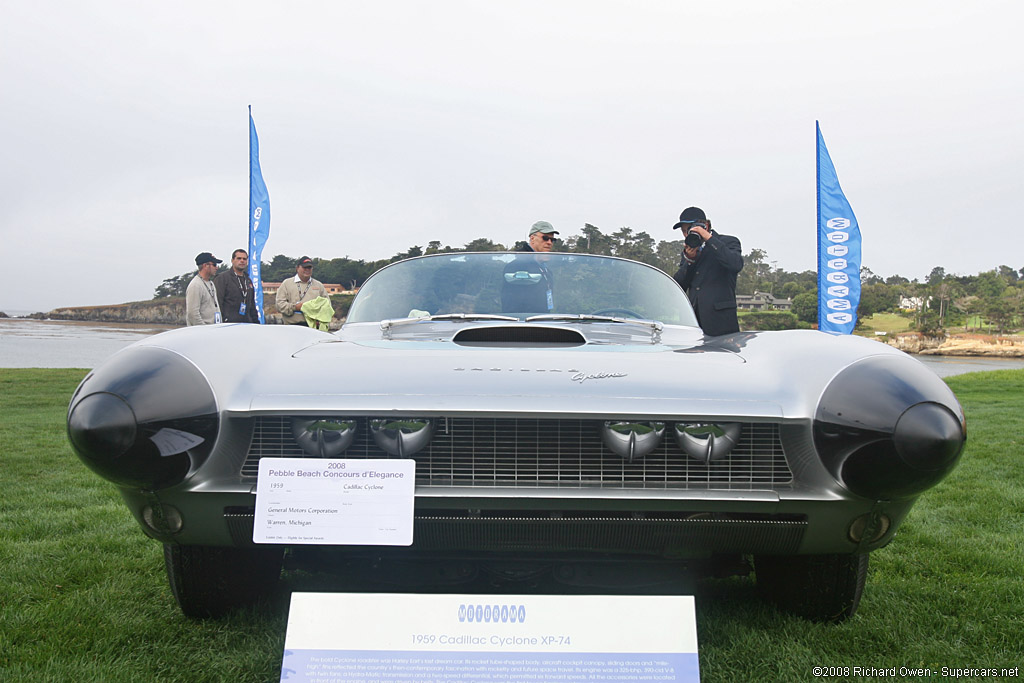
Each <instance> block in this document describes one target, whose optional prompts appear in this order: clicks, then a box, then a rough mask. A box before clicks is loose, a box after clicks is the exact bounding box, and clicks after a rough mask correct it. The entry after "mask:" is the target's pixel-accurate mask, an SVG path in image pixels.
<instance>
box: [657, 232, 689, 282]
mask: <svg viewBox="0 0 1024 683" xmlns="http://www.w3.org/2000/svg"><path fill="white" fill-rule="evenodd" d="M682 253H683V240H671V241H665V240H662V241H661V242H658V249H657V251H655V254H654V256H655V262H654V263H653V264H652V265H655V266H657V267H658V268H661V269H662V270H663V271H665V272H666V273H668V274H669V275H674V274H675V272H676V271H677V270H679V261H680V259H681V258H682Z"/></svg>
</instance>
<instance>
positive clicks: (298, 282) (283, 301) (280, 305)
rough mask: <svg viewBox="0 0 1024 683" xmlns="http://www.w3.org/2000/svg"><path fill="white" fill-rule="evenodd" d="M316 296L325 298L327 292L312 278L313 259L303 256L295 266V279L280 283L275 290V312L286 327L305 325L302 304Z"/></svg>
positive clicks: (321, 284)
mask: <svg viewBox="0 0 1024 683" xmlns="http://www.w3.org/2000/svg"><path fill="white" fill-rule="evenodd" d="M318 296H327V290H326V289H324V285H323V283H322V282H320V281H319V280H317V279H315V278H314V277H313V259H311V258H309V257H308V256H303V257H302V258H300V259H299V260H298V261H297V262H296V264H295V277H293V278H291V279H288V280H285V281H284V282H282V283H281V288H280V289H278V290H277V312H278V313H280V314H281V317H282V318H283V319H284V323H285V324H286V325H305V324H306V318H305V317H304V316H303V315H302V304H304V303H305V302H307V301H310V300H312V299H315V298H317V297H318Z"/></svg>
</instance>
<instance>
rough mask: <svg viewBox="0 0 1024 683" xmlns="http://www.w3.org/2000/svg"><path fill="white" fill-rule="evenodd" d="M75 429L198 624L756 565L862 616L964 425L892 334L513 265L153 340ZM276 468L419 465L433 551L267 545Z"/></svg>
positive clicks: (823, 616) (373, 289)
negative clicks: (260, 522)
mask: <svg viewBox="0 0 1024 683" xmlns="http://www.w3.org/2000/svg"><path fill="white" fill-rule="evenodd" d="M252 368H258V370H255V371H254V370H252ZM68 435H69V438H70V440H71V443H72V445H73V447H74V450H75V451H76V452H77V453H78V455H79V456H80V457H81V458H82V460H83V461H84V462H85V463H86V464H87V465H88V466H89V467H90V468H91V469H93V470H94V471H95V472H97V473H98V474H100V475H101V476H103V477H105V478H107V479H109V480H110V481H111V482H113V483H114V484H115V485H117V487H118V488H119V489H120V491H121V493H122V496H123V498H124V500H125V502H126V503H127V505H128V507H129V508H130V510H131V512H132V514H133V515H134V516H135V518H136V519H137V520H138V522H139V524H140V526H141V527H142V529H143V530H144V531H145V533H147V534H148V535H149V536H151V537H153V538H154V539H157V540H158V541H160V542H161V543H163V544H164V550H165V559H166V568H167V575H168V578H169V581H170V585H171V589H172V591H173V593H174V595H175V597H176V598H177V600H178V603H179V605H180V606H181V608H182V610H183V611H184V612H185V613H186V614H188V615H192V616H216V615H219V614H222V613H224V612H225V611H227V610H230V609H233V608H235V607H237V606H241V605H245V604H248V603H251V602H253V601H254V600H257V599H258V598H260V597H261V596H262V595H264V594H266V593H268V592H269V591H271V590H272V589H273V588H274V586H275V584H276V582H277V581H278V578H279V576H280V574H281V568H282V562H283V559H284V558H285V556H286V554H287V555H288V557H289V566H292V565H293V564H295V565H299V564H301V563H302V562H304V561H309V562H314V561H315V562H317V563H321V564H326V565H330V564H331V563H341V562H345V561H347V560H348V559H350V558H355V557H359V556H368V555H372V556H374V557H378V558H382V559H383V560H389V559H396V560H401V559H404V558H425V559H430V560H432V561H439V562H443V561H448V560H451V561H472V562H473V563H476V564H479V565H486V564H487V563H501V562H509V561H515V562H517V563H523V564H531V565H532V566H549V567H557V566H559V563H565V562H572V561H574V560H577V559H579V558H585V559H588V560H592V561H612V560H614V561H616V563H617V564H621V563H622V560H636V561H637V562H641V561H645V562H646V561H649V560H654V559H661V560H665V561H673V562H682V563H685V564H688V565H693V566H695V567H700V566H706V567H716V566H717V567H746V568H748V569H752V571H753V574H754V577H755V579H756V582H757V585H758V587H759V589H760V591H761V592H762V594H763V595H764V596H765V597H766V598H768V599H769V600H771V601H773V602H774V603H776V604H778V605H779V606H780V607H781V608H783V609H786V610H790V611H793V612H796V613H798V614H801V615H804V616H806V617H809V618H812V619H816V620H826V621H839V620H842V619H844V618H846V617H849V616H850V615H852V614H853V613H854V611H855V610H856V609H857V605H858V602H859V600H860V596H861V593H862V591H863V588H864V584H865V576H866V571H867V565H868V557H869V554H870V552H871V551H873V550H875V549H877V548H880V547H882V546H884V545H885V544H886V543H888V542H889V541H890V540H891V539H892V538H893V535H894V534H895V533H896V530H897V528H898V527H899V525H900V523H901V522H902V520H903V519H904V518H905V517H906V515H907V513H908V512H909V510H910V508H911V506H912V505H913V504H914V501H915V500H916V498H917V497H918V496H919V495H920V494H921V493H922V492H924V491H925V490H927V489H928V488H930V487H931V486H933V485H935V484H936V483H937V482H938V481H940V480H941V479H942V478H943V477H945V476H946V475H947V474H948V473H949V472H950V471H951V470H952V469H953V467H955V465H956V463H957V461H958V459H959V457H960V453H961V451H962V448H963V444H964V441H965V439H966V427H965V424H964V416H963V412H962V410H961V408H960V405H959V404H958V402H957V400H956V398H955V397H954V395H953V394H952V392H951V391H950V390H949V389H948V388H947V387H946V385H945V384H944V383H943V382H942V381H941V380H940V379H939V378H938V377H936V376H935V375H934V374H933V373H932V372H931V371H930V370H928V369H927V368H925V367H924V366H922V365H921V364H920V363H919V362H918V361H916V360H914V359H912V358H911V357H909V356H907V355H906V354H904V353H902V352H900V351H897V350H895V349H892V348H890V347H887V346H885V345H883V344H879V343H877V342H875V341H872V340H867V339H861V338H858V337H852V336H840V335H832V334H825V333H821V332H816V331H810V330H793V331H780V332H760V333H742V332H741V333H736V334H731V335H726V336H722V337H705V336H704V334H703V333H702V332H701V330H700V329H699V328H698V327H697V325H696V320H695V318H694V315H693V311H692V310H691V308H690V305H689V303H688V302H687V299H686V296H685V295H684V294H683V292H682V290H681V289H680V288H679V286H678V285H677V284H676V282H675V281H674V280H672V278H670V277H668V276H667V275H665V274H664V273H662V272H661V271H659V270H657V269H655V268H652V267H650V266H646V265H644V264H640V263H636V262H632V261H628V260H624V259H618V258H611V257H602V256H589V255H581V254H560V253H549V254H537V253H521V252H519V253H504V252H488V253H457V254H435V255H430V256H424V257H419V258H414V259H409V260H406V261H402V262H398V263H395V264H392V265H389V266H387V267H386V268H383V269H382V270H380V271H378V272H377V273H376V274H375V275H373V276H372V277H370V278H369V279H368V280H367V281H366V283H365V284H364V286H363V287H362V288H361V290H360V291H359V294H358V295H357V297H356V299H355V301H354V302H353V304H352V308H351V310H350V313H349V316H348V319H347V321H346V323H345V324H344V325H343V326H342V328H341V330H340V331H338V332H337V333H334V334H330V333H327V332H321V331H317V330H313V329H309V328H303V327H296V326H259V325H232V324H222V325H214V326H209V327H193V328H187V329H180V330H174V331H170V332H165V333H163V334H160V335H157V336H154V337H150V338H147V339H145V340H143V341H140V342H138V343H136V344H133V345H132V346H130V347H128V348H126V349H125V350H123V351H121V352H119V353H117V354H115V355H114V356H113V357H112V358H111V359H109V360H108V361H107V362H106V363H104V364H103V365H101V366H100V367H98V368H96V369H95V370H94V371H92V372H91V373H89V375H88V376H87V377H86V378H85V379H84V380H83V381H82V384H81V385H80V386H79V388H78V389H77V391H76V392H75V394H74V396H73V397H72V399H71V404H70V406H69V410H68ZM265 457H274V458H296V457H301V458H326V459H339V460H346V459H367V458H370V459H380V458H388V459H391V458H402V459H412V460H413V461H414V462H415V499H414V500H415V505H414V508H415V510H414V519H413V525H414V535H413V543H412V545H411V546H408V547H388V548H381V547H372V546H304V547H292V546H287V545H277V544H256V543H254V542H253V520H254V510H255V498H256V488H257V476H258V473H259V470H260V468H259V462H260V459H261V458H265ZM556 573H558V572H556ZM561 574H562V575H566V574H567V573H566V572H562V573H561Z"/></svg>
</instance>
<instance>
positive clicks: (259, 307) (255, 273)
mask: <svg viewBox="0 0 1024 683" xmlns="http://www.w3.org/2000/svg"><path fill="white" fill-rule="evenodd" d="M268 237H270V195H269V194H268V193H267V184H266V183H264V182H263V171H261V170H260V141H259V138H257V137H256V124H255V123H254V122H253V120H252V105H249V277H250V278H251V279H252V283H253V285H254V286H255V287H256V312H257V313H259V316H260V324H261V325H262V324H264V322H266V321H265V320H263V279H262V276H261V273H260V266H261V259H262V258H263V245H265V244H266V243H267V238H268Z"/></svg>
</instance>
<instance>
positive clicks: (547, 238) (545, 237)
mask: <svg viewBox="0 0 1024 683" xmlns="http://www.w3.org/2000/svg"><path fill="white" fill-rule="evenodd" d="M540 238H541V239H542V240H544V241H545V242H554V241H555V236H554V235H541V236H540Z"/></svg>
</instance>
